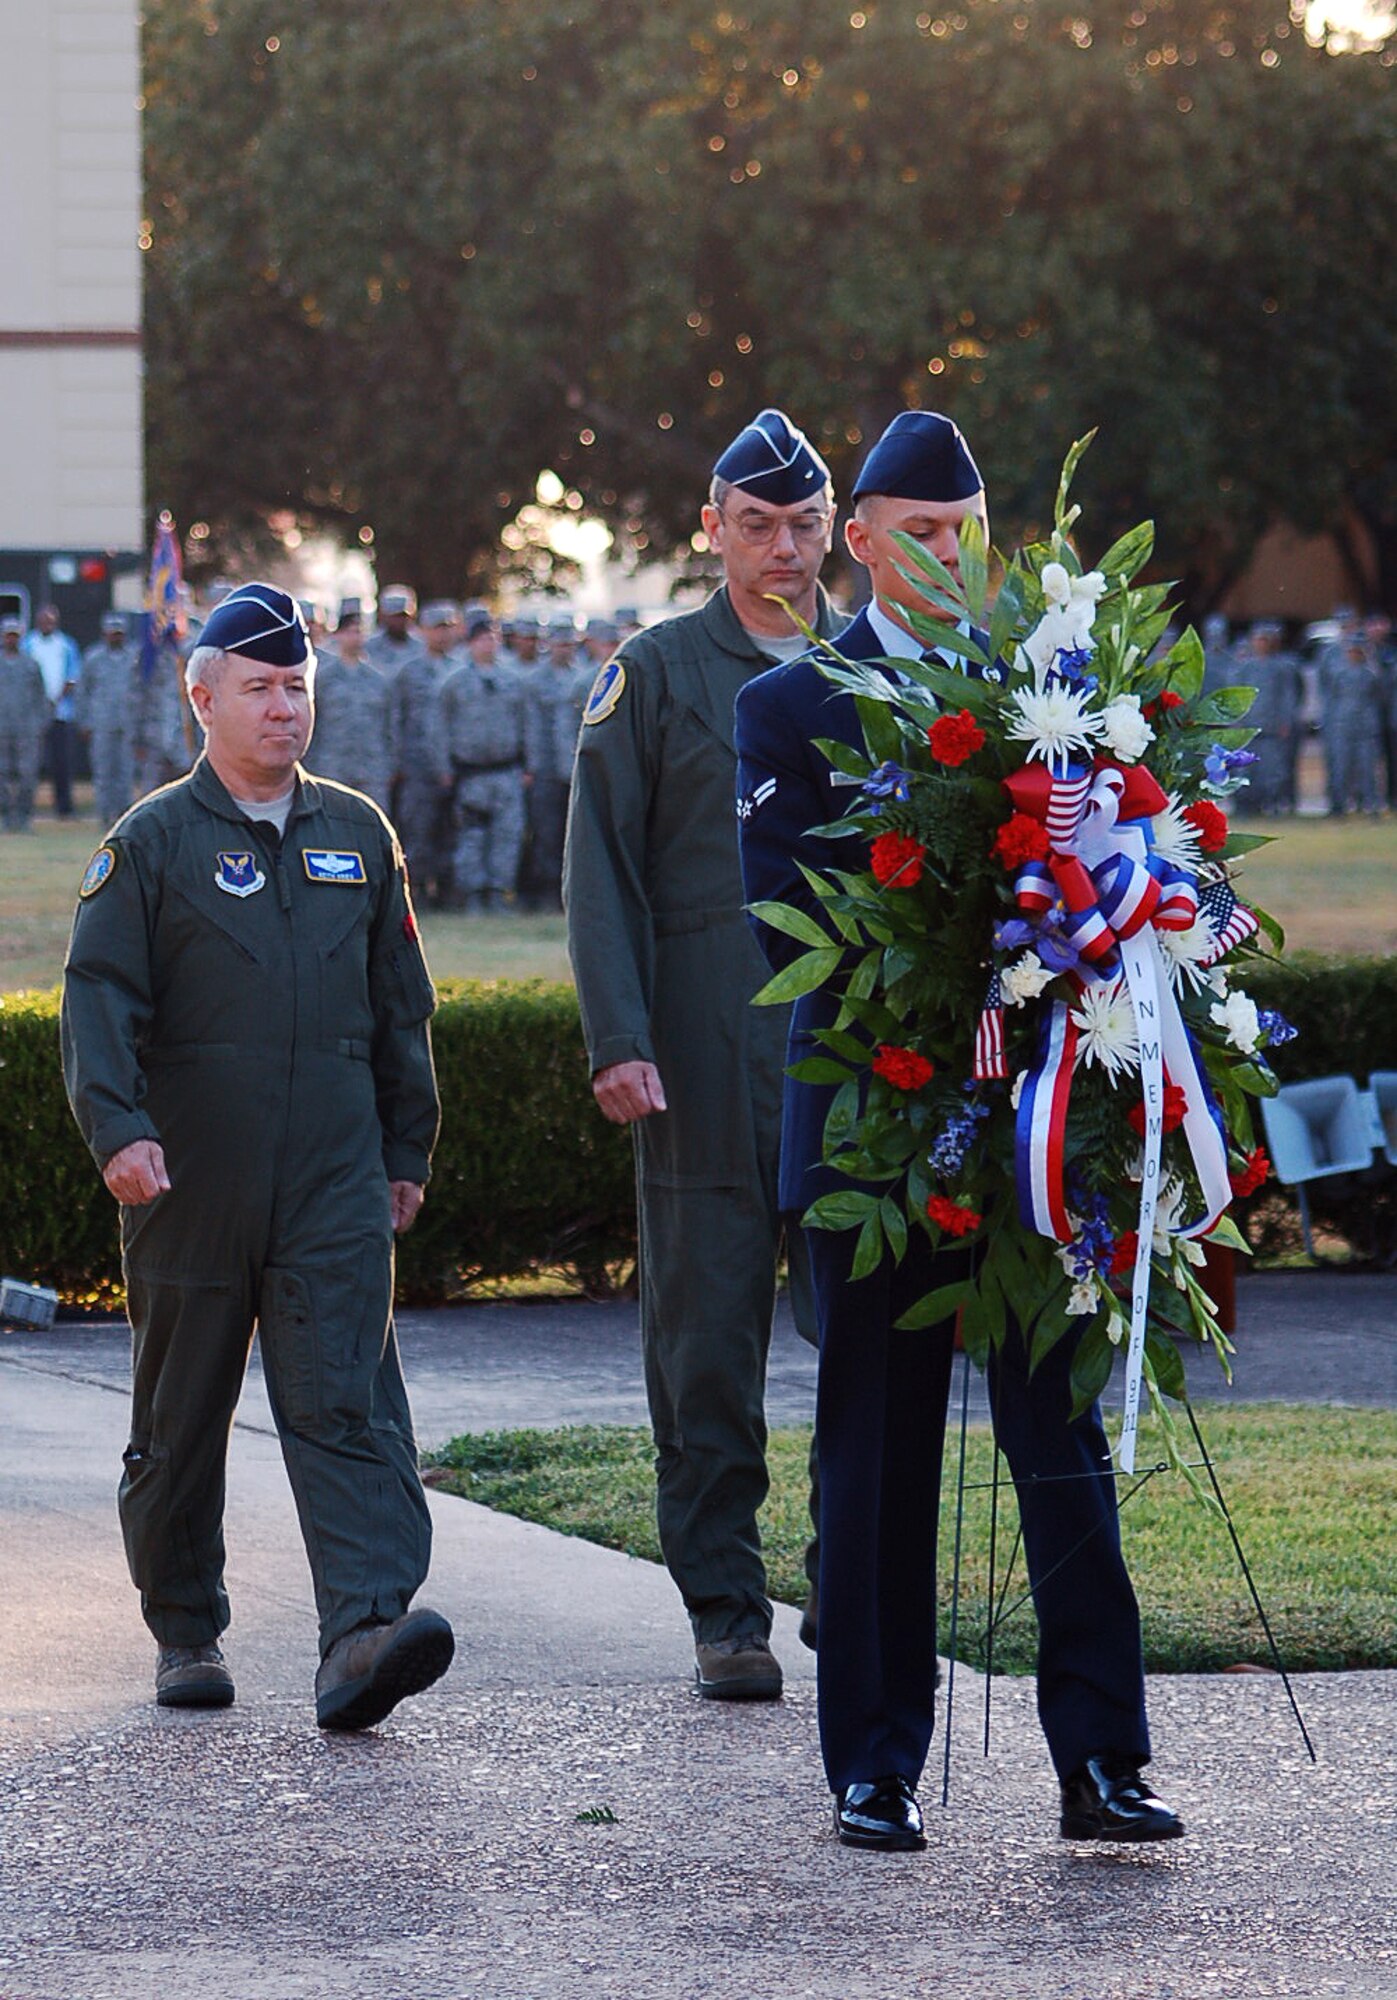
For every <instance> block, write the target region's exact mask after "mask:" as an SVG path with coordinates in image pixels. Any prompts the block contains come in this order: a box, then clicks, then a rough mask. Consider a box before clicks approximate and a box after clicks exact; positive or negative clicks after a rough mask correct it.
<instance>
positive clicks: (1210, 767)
mask: <svg viewBox="0 0 1397 2000" xmlns="http://www.w3.org/2000/svg"><path fill="white" fill-rule="evenodd" d="M1257 761H1258V759H1257V756H1256V753H1255V752H1254V751H1252V750H1224V749H1223V747H1222V745H1221V744H1220V743H1215V744H1214V745H1213V747H1212V749H1211V750H1210V751H1209V752H1208V754H1207V756H1206V757H1205V758H1204V760H1203V771H1204V774H1205V776H1206V777H1207V780H1208V783H1209V784H1210V785H1212V786H1213V788H1214V789H1215V790H1220V789H1221V788H1222V787H1223V786H1224V785H1236V784H1245V783H1246V780H1245V779H1244V778H1243V777H1242V776H1241V773H1242V772H1243V771H1245V770H1246V768H1247V766H1248V765H1249V764H1255V763H1256V762H1257Z"/></svg>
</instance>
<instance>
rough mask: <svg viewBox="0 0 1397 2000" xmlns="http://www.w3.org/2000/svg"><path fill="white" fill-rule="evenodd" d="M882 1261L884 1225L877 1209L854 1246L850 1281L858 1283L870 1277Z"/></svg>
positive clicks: (869, 1217)
mask: <svg viewBox="0 0 1397 2000" xmlns="http://www.w3.org/2000/svg"><path fill="white" fill-rule="evenodd" d="M882 1261H883V1225H882V1221H881V1219H880V1216H879V1212H878V1210H877V1209H876V1208H875V1209H874V1211H873V1213H872V1214H871V1215H870V1216H868V1217H867V1219H866V1220H865V1222H864V1225H863V1227H862V1229H860V1231H859V1240H858V1242H857V1244H856V1245H855V1246H854V1261H853V1263H852V1264H851V1265H850V1267H849V1276H850V1279H851V1280H853V1281H857V1280H858V1279H859V1278H867V1277H870V1276H871V1275H872V1273H873V1272H874V1271H876V1270H877V1268H878V1266H879V1265H880V1264H881V1263H882Z"/></svg>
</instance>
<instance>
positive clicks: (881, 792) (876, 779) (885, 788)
mask: <svg viewBox="0 0 1397 2000" xmlns="http://www.w3.org/2000/svg"><path fill="white" fill-rule="evenodd" d="M910 784H911V781H910V779H909V777H908V775H907V773H906V771H904V770H903V768H902V766H901V765H900V764H894V763H891V762H885V763H882V764H880V765H879V766H878V768H877V770H876V771H870V772H869V774H868V776H867V777H866V778H865V779H864V781H863V784H862V785H861V786H860V787H859V789H860V791H862V793H863V795H864V797H865V798H866V799H871V800H872V801H873V804H872V805H870V807H869V809H868V810H869V811H870V812H871V813H880V812H881V811H882V810H883V804H882V802H883V800H884V799H892V800H894V801H895V802H897V803H899V804H900V803H903V802H905V801H906V800H907V799H908V798H909V797H910V795H911V793H910Z"/></svg>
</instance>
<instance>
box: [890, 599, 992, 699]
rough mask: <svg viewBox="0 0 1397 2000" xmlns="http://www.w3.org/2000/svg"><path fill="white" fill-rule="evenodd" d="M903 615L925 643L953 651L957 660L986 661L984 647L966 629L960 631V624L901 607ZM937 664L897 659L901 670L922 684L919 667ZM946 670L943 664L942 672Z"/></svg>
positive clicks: (945, 650) (923, 677) (943, 650)
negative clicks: (951, 623)
mask: <svg viewBox="0 0 1397 2000" xmlns="http://www.w3.org/2000/svg"><path fill="white" fill-rule="evenodd" d="M903 615H904V617H905V618H906V620H907V623H908V624H909V625H910V626H911V628H912V630H913V632H914V633H915V634H916V636H917V637H918V638H919V639H920V640H921V642H922V644H923V645H924V646H936V647H939V648H940V650H941V651H942V652H943V653H954V654H955V655H956V656H957V658H958V659H963V660H973V661H974V662H975V664H976V666H977V667H983V666H984V665H985V664H986V659H985V649H984V647H983V646H982V645H981V644H980V642H979V640H978V639H972V638H971V636H970V634H969V633H968V632H962V631H961V630H960V628H959V626H956V625H950V624H948V623H947V622H946V620H945V619H944V618H933V617H932V616H931V615H930V613H929V612H922V611H913V610H910V609H908V608H906V607H903ZM936 664H937V663H936V662H935V661H934V660H921V661H917V660H900V661H899V662H898V665H899V667H900V668H901V669H902V670H903V672H905V673H907V674H908V675H910V676H911V678H912V679H913V680H914V681H917V682H919V683H925V679H926V677H925V675H924V674H922V673H920V672H919V671H918V668H919V667H931V666H935V665H936ZM945 671H946V669H945V668H944V667H943V668H942V672H943V673H944V672H945Z"/></svg>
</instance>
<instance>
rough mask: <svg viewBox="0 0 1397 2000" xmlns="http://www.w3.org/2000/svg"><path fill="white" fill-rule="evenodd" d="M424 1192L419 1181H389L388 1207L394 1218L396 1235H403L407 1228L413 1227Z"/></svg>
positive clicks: (394, 1232)
mask: <svg viewBox="0 0 1397 2000" xmlns="http://www.w3.org/2000/svg"><path fill="white" fill-rule="evenodd" d="M423 1193H424V1190H423V1188H422V1186H421V1185H420V1183H419V1182H417V1181H389V1183H388V1209H389V1213H390V1214H391V1215H392V1218H393V1234H394V1235H395V1236H401V1235H402V1233H403V1231H404V1230H405V1229H411V1227H412V1225H413V1223H414V1222H415V1221H416V1220H417V1211H418V1209H419V1208H421V1206H422V1197H423Z"/></svg>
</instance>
